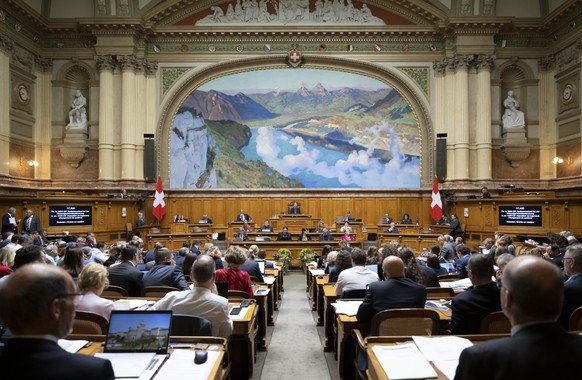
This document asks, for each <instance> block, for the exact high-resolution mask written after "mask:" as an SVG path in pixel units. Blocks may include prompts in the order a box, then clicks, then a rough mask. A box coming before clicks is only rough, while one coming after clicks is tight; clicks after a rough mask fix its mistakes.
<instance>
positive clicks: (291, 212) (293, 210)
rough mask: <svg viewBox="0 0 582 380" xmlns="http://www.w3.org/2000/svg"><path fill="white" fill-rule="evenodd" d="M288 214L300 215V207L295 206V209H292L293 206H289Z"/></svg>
mask: <svg viewBox="0 0 582 380" xmlns="http://www.w3.org/2000/svg"><path fill="white" fill-rule="evenodd" d="M288 211H289V214H301V207H299V206H297V207H293V206H289V210H288Z"/></svg>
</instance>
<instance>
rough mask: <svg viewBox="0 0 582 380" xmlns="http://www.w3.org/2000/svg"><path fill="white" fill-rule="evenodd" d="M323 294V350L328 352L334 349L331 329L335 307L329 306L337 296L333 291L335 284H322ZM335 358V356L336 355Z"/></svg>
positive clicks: (333, 335) (333, 337)
mask: <svg viewBox="0 0 582 380" xmlns="http://www.w3.org/2000/svg"><path fill="white" fill-rule="evenodd" d="M322 295H323V331H324V337H325V338H324V340H323V350H324V351H325V352H330V351H333V350H334V347H335V345H334V342H335V333H334V331H333V324H334V322H335V309H334V307H333V306H331V304H332V303H334V302H335V301H336V300H337V299H338V298H339V296H338V295H337V294H336V292H335V286H334V285H333V284H325V285H323V286H322ZM336 359H337V357H336Z"/></svg>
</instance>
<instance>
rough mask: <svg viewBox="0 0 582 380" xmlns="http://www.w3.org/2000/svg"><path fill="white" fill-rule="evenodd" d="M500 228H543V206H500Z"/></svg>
mask: <svg viewBox="0 0 582 380" xmlns="http://www.w3.org/2000/svg"><path fill="white" fill-rule="evenodd" d="M499 225H500V226H523V227H541V225H542V207H541V206H499Z"/></svg>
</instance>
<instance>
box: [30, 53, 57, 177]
mask: <svg viewBox="0 0 582 380" xmlns="http://www.w3.org/2000/svg"><path fill="white" fill-rule="evenodd" d="M52 69H53V62H52V60H51V59H49V58H41V57H36V78H37V79H36V89H35V96H34V99H35V105H34V113H35V123H34V132H33V140H34V145H35V151H36V154H35V160H36V161H38V163H39V166H37V167H36V168H35V173H34V177H35V178H38V179H50V178H51V139H52V133H51V132H52V128H51V125H52V109H53V105H52V99H53V97H52Z"/></svg>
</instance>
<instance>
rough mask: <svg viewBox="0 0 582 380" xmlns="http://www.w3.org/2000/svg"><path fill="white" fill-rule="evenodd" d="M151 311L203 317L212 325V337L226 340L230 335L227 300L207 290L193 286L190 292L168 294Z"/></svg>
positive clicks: (230, 322)
mask: <svg viewBox="0 0 582 380" xmlns="http://www.w3.org/2000/svg"><path fill="white" fill-rule="evenodd" d="M152 309H153V310H172V311H173V312H174V314H185V315H195V316H198V317H203V318H206V319H208V320H209V321H210V322H211V323H212V335H213V336H220V337H223V338H228V337H229V336H230V335H231V334H232V320H231V319H230V315H229V313H228V300H227V299H226V298H224V297H221V296H219V295H218V294H214V293H212V292H211V291H210V289H208V288H202V287H199V286H195V287H194V288H193V289H192V290H191V291H189V290H183V291H180V292H170V293H168V294H166V295H165V297H164V298H162V299H161V300H159V301H158V302H156V304H155V305H154V306H153V308H152Z"/></svg>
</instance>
